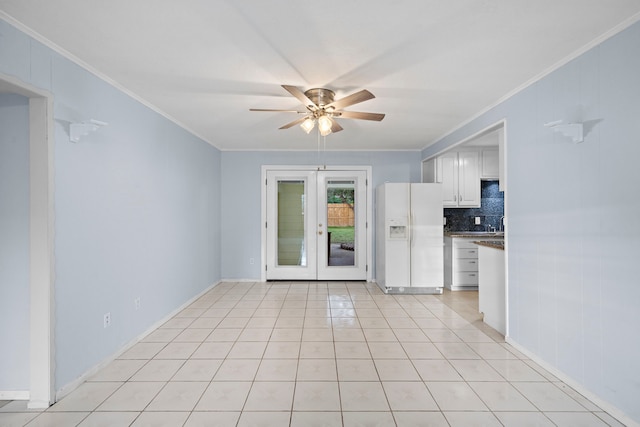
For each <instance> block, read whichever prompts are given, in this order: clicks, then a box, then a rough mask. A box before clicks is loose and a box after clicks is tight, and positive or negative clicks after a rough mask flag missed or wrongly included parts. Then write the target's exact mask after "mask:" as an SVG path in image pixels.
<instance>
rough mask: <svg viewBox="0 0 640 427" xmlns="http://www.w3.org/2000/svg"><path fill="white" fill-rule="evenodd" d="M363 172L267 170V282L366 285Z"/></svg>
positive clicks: (364, 187) (365, 179) (365, 178)
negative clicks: (360, 281) (347, 281)
mask: <svg viewBox="0 0 640 427" xmlns="http://www.w3.org/2000/svg"><path fill="white" fill-rule="evenodd" d="M366 185H367V177H366V171H343V170H338V171H328V170H323V171H318V170H268V171H267V180H266V224H265V226H266V266H265V268H266V278H267V280H366V278H367V189H366Z"/></svg>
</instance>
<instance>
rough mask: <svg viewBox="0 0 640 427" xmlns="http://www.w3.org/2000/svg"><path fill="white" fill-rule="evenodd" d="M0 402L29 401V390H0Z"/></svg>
mask: <svg viewBox="0 0 640 427" xmlns="http://www.w3.org/2000/svg"><path fill="white" fill-rule="evenodd" d="M0 400H29V390H20V391H15V390H0Z"/></svg>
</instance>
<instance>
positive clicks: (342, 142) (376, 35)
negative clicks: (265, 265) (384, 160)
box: [0, 0, 640, 150]
mask: <svg viewBox="0 0 640 427" xmlns="http://www.w3.org/2000/svg"><path fill="white" fill-rule="evenodd" d="M0 11H2V12H3V13H4V14H5V15H4V17H5V18H7V19H9V21H10V22H14V23H19V24H21V25H22V26H24V27H26V28H28V29H30V31H32V32H35V33H37V34H39V35H40V36H41V37H44V38H45V39H47V40H49V41H51V42H52V43H53V44H55V45H57V46H58V47H59V48H60V49H62V50H64V51H66V52H68V53H70V54H71V55H72V56H73V57H75V58H76V59H77V60H79V61H81V62H82V63H84V64H86V65H88V66H89V67H90V68H91V69H93V70H94V71H97V72H98V73H99V74H101V75H102V76H104V77H106V78H108V79H109V80H111V81H112V82H115V83H116V84H117V85H118V86H119V87H120V88H123V89H125V90H126V91H127V92H129V93H131V94H133V95H134V96H136V97H137V98H138V99H141V100H143V101H144V102H145V103H146V104H148V105H151V106H153V108H155V109H156V110H158V111H161V112H162V113H163V114H165V115H167V116H168V117H170V118H172V119H173V120H175V121H176V122H177V123H179V124H181V125H182V126H184V127H186V128H187V129H189V130H190V131H192V132H194V133H195V134H197V135H198V136H200V137H202V138H204V139H205V140H207V141H209V142H210V143H211V144H213V145H214V146H216V147H218V148H220V149H223V150H236V149H238V150H255V149H281V150H288V149H296V150H298V149H310V150H315V149H316V142H317V136H316V134H314V133H312V134H311V135H306V134H305V133H304V132H303V131H302V130H301V129H299V128H298V127H297V126H296V127H294V128H291V129H288V130H278V127H280V126H281V125H283V124H285V123H288V122H290V121H292V120H294V119H295V118H297V117H298V116H296V115H295V114H293V113H265V112H250V111H249V108H282V109H297V108H300V107H301V105H300V104H299V102H298V101H297V100H296V99H295V98H293V97H292V96H290V95H289V94H288V93H287V92H286V91H285V90H284V89H282V88H281V87H280V85H281V84H289V85H295V86H298V87H299V88H300V89H302V90H306V89H309V88H312V87H328V88H330V89H333V90H334V91H335V92H336V94H337V96H336V98H340V97H342V96H345V95H348V94H350V93H353V92H355V91H358V90H360V89H363V88H364V89H368V90H370V91H371V92H373V94H374V95H375V96H376V99H373V100H370V101H366V102H363V103H361V104H357V105H354V106H352V107H348V108H347V110H353V111H367V112H381V113H386V115H387V116H386V117H385V119H384V120H383V121H382V122H369V121H360V120H347V119H341V120H340V124H341V125H342V126H343V127H344V131H342V132H340V133H336V134H332V135H329V136H328V137H327V139H326V144H327V149H354V150H395V149H411V150H416V149H422V148H424V147H426V146H428V145H429V144H431V143H433V142H434V141H435V140H436V139H437V138H439V137H441V136H443V135H444V134H446V133H447V132H449V131H451V130H453V129H455V128H456V127H458V126H460V125H461V124H462V123H464V122H466V121H467V120H469V119H471V118H472V117H473V116H475V115H476V114H478V113H479V112H480V111H482V110H484V109H486V108H487V107H489V106H491V105H493V104H495V103H496V102H497V101H499V100H500V99H502V98H504V97H505V96H506V95H508V94H509V93H513V91H514V90H517V89H518V88H521V87H522V86H523V85H525V84H527V83H528V82H531V80H532V79H534V78H536V77H538V76H540V75H541V74H542V73H545V72H547V71H548V70H550V69H552V68H553V67H554V66H557V65H558V64H560V63H562V62H563V61H565V60H566V59H567V58H568V57H571V56H572V55H574V54H575V53H576V52H579V51H581V50H582V49H583V48H584V47H585V46H588V45H589V44H590V43H592V42H593V41H594V40H599V39H600V38H601V37H603V36H606V35H607V34H610V33H611V32H612V31H613V32H615V31H617V30H619V29H620V28H621V27H624V26H625V25H628V24H629V23H630V22H634V21H636V20H637V14H638V13H639V12H640V1H638V0H606V1H605V0H535V1H531V0H501V1H498V0H447V1H443V0H396V1H393V2H391V1H379V0H367V1H364V0H350V1H344V0H342V1H337V0H326V1H324V2H317V1H307V0H296V1H294V0H269V1H264V0H261V1H258V0H251V1H234V0H227V1H225V0H181V1H176V0H133V1H132V0H109V1H104V0H100V1H98V0H13V1H10V0H0ZM2 16H3V15H0V17H2ZM24 27H22V28H24Z"/></svg>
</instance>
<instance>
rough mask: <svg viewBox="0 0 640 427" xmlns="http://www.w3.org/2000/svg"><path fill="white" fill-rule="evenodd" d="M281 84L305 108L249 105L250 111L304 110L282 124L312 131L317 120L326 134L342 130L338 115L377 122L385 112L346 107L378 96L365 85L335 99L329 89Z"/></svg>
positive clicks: (320, 128)
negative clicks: (288, 121) (355, 109)
mask: <svg viewBox="0 0 640 427" xmlns="http://www.w3.org/2000/svg"><path fill="white" fill-rule="evenodd" d="M282 87H283V88H284V89H285V90H286V91H287V92H289V93H290V94H291V95H293V96H295V97H296V98H298V99H299V100H300V102H302V104H303V105H304V106H305V108H306V110H305V111H298V110H272V109H263V108H251V109H250V111H277V112H287V113H298V114H304V117H301V118H299V119H297V120H294V121H292V122H290V123H287V124H286V125H284V126H281V127H280V129H289V128H290V127H293V126H295V125H297V124H299V125H300V126H301V127H302V129H304V131H305V132H307V133H309V132H311V130H312V129H313V127H314V126H315V123H316V121H317V122H318V130H319V131H320V135H322V136H326V135H328V134H330V133H332V132H340V131H341V130H342V126H340V124H339V123H338V122H337V121H336V120H335V119H336V118H343V119H360V120H373V121H377V122H379V121H381V120H382V119H384V114H381V113H362V112H358V111H344V110H343V108H345V107H348V106H350V105H354V104H358V103H360V102H364V101H367V100H369V99H373V98H375V96H373V94H372V93H371V92H369V91H368V90H364V89H363V90H361V91H359V92H356V93H353V94H351V95H349V96H346V97H344V98H341V99H338V100H334V98H335V96H336V94H335V92H334V91H332V90H330V89H325V88H313V89H309V90H307V91H305V92H302V91H301V90H300V89H298V88H297V87H295V86H288V85H282Z"/></svg>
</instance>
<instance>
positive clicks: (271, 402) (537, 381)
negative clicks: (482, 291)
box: [0, 282, 622, 427]
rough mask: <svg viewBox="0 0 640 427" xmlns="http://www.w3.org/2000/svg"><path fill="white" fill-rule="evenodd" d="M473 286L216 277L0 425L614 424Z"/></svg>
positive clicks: (4, 410) (5, 412)
mask: <svg viewBox="0 0 640 427" xmlns="http://www.w3.org/2000/svg"><path fill="white" fill-rule="evenodd" d="M477 304H478V303H477V292H455V293H451V292H445V294H443V295H439V296H432V295H422V296H412V295H402V296H389V295H384V294H382V292H380V290H379V289H378V287H377V286H376V285H375V284H370V283H362V282H347V283H342V282H340V283H335V282H329V283H325V282H318V283H316V282H312V283H298V282H293V283H282V282H277V283H266V284H265V283H222V284H220V285H218V286H216V287H215V288H214V289H212V290H211V291H210V292H208V293H207V294H206V295H204V296H202V297H201V298H200V299H198V300H197V301H196V302H194V303H193V304H191V305H190V306H189V307H188V308H186V309H185V310H183V311H182V312H181V313H179V314H178V315H177V316H175V317H174V318H173V319H171V320H169V321H168V322H167V323H165V324H164V325H163V326H161V327H160V328H159V329H157V330H156V331H154V332H153V333H151V334H149V335H148V336H147V337H146V338H145V339H143V340H142V341H141V342H140V343H138V344H136V345H134V346H133V347H132V348H131V349H129V350H128V351H127V352H125V353H124V354H123V355H122V356H120V357H119V358H118V359H117V360H114V361H113V362H112V363H110V364H109V365H108V366H107V367H105V368H104V369H103V370H101V371H100V372H99V373H98V374H96V375H95V376H93V377H92V378H90V379H89V380H88V381H87V382H85V383H84V384H82V385H81V386H80V387H79V388H78V389H76V390H75V391H73V392H72V393H70V394H69V395H67V396H66V397H64V398H63V399H61V400H60V401H59V402H58V403H56V404H55V405H53V406H52V407H51V408H49V409H48V410H46V411H29V410H27V409H26V404H25V402H9V403H6V402H2V404H0V425H1V426H3V427H10V426H24V425H26V426H29V427H45V426H46V427H48V426H56V427H66V426H81V427H98V426H105V427H107V426H108V427H117V426H134V427H139V426H154V427H163V426H167V427H174V426H184V427H197V426H207V427H212V426H224V427H228V426H238V427H248V426H270V427H273V426H276V427H278V426H294V427H298V426H304V427H314V426H326V427H331V426H344V427H355V426H400V427H405V426H406V427H410V426H416V427H417V426H449V427H458V426H461V427H473V426H517V427H526V426H538V427H543V426H561V427H565V426H566V427H569V426H571V427H574V426H622V424H620V423H619V422H617V421H616V420H615V419H613V418H612V417H611V416H609V415H608V414H607V413H605V412H604V411H602V410H601V409H600V408H598V407H597V406H596V405H594V404H593V403H591V402H590V401H588V400H587V399H585V398H584V397H582V396H581V395H579V394H578V393H577V392H576V391H574V390H572V389H571V388H569V387H568V386H567V385H565V384H563V383H561V382H560V381H559V380H558V379H557V378H555V377H553V376H552V375H550V374H549V373H547V372H545V371H544V370H543V369H541V368H540V367H539V366H537V365H536V364H535V363H533V362H532V361H531V360H528V359H527V358H526V357H525V356H524V355H522V354H520V353H519V352H518V351H516V350H515V349H513V348H512V347H510V346H509V345H508V344H506V343H505V342H504V338H503V337H502V336H501V335H499V334H498V333H497V332H496V331H494V330H493V329H491V328H489V327H487V326H486V325H484V324H483V323H482V321H481V320H480V315H479V314H478V312H477V306H478V305H477Z"/></svg>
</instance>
